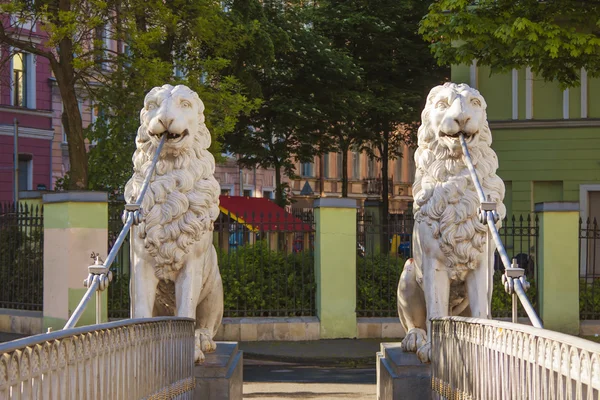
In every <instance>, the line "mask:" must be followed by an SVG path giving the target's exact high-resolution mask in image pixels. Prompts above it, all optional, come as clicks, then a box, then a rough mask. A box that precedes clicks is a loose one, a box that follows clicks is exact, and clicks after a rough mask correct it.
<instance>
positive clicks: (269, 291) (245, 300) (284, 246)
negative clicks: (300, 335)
mask: <svg viewBox="0 0 600 400" xmlns="http://www.w3.org/2000/svg"><path fill="white" fill-rule="evenodd" d="M214 237H215V240H214V244H215V246H216V248H217V253H218V259H219V269H220V271H221V277H222V279H223V289H224V293H225V294H224V297H225V313H224V315H225V316H226V317H271V316H273V317H277V316H279V317H284V316H313V315H316V311H315V293H316V283H315V272H314V220H313V218H312V213H302V214H296V215H292V214H290V213H283V212H282V213H281V214H254V213H248V214H244V215H233V214H231V213H221V214H220V215H219V218H218V219H217V221H216V222H215V232H214Z"/></svg>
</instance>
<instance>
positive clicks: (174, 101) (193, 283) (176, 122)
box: [125, 85, 223, 362]
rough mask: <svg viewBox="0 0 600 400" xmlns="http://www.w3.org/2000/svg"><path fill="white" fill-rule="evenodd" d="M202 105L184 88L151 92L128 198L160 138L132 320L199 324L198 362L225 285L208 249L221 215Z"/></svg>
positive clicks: (137, 256) (135, 238)
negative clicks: (176, 319)
mask: <svg viewBox="0 0 600 400" xmlns="http://www.w3.org/2000/svg"><path fill="white" fill-rule="evenodd" d="M203 112H204V104H203V103H202V101H201V100H200V98H199V97H198V95H197V94H196V93H195V92H193V91H192V90H190V89H189V88H188V87H187V86H183V85H178V86H175V87H173V86H171V85H164V86H162V87H155V88H154V89H152V90H151V91H150V92H149V93H148V94H147V95H146V98H145V99H144V108H142V110H141V111H140V124H141V125H140V127H139V129H138V132H137V137H136V147H137V149H136V151H135V153H134V154H133V171H134V172H133V176H132V177H131V179H130V180H129V182H127V185H126V187H125V199H126V201H127V202H129V203H134V202H135V201H136V199H137V197H138V195H139V194H140V191H141V188H142V184H143V181H144V178H145V176H146V171H147V170H148V168H149V167H150V165H151V162H152V158H153V157H154V154H155V152H156V149H157V145H158V144H159V142H160V139H161V137H162V135H163V134H166V135H167V141H166V142H165V145H164V147H163V149H162V152H161V154H160V158H159V160H158V163H157V165H156V171H155V175H154V177H153V178H152V180H151V181H150V186H149V188H148V191H147V192H146V195H145V198H144V200H143V202H142V215H143V221H142V222H141V223H140V224H139V225H137V226H134V227H133V233H132V268H133V276H132V282H131V298H132V302H133V316H132V317H133V318H148V317H153V316H166V315H167V316H168V315H175V316H178V317H187V318H193V319H195V320H196V344H195V361H196V362H202V361H204V352H211V351H214V350H215V349H216V344H215V342H214V341H213V337H214V335H215V334H216V332H217V329H218V328H219V325H220V324H221V320H222V318H223V284H222V282H221V275H220V273H219V266H218V264H217V253H216V251H215V248H214V246H213V244H212V240H213V229H214V225H213V224H214V221H215V220H216V219H217V217H218V215H219V194H220V187H219V183H218V182H217V181H216V179H215V178H214V172H215V159H214V157H213V156H212V154H210V153H209V152H208V150H207V149H208V147H209V146H210V143H211V137H210V132H209V131H208V129H207V128H206V125H205V124H204V113H203Z"/></svg>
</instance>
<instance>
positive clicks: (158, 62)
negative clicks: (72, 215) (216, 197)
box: [88, 0, 269, 192]
mask: <svg viewBox="0 0 600 400" xmlns="http://www.w3.org/2000/svg"><path fill="white" fill-rule="evenodd" d="M121 15H123V16H126V19H124V20H123V26H124V31H125V32H126V36H125V37H124V38H123V39H124V41H125V43H126V44H127V46H128V50H127V52H125V53H122V54H120V55H119V63H118V68H116V69H115V70H114V71H113V73H112V75H111V79H110V80H108V81H107V82H105V84H104V85H102V87H100V88H99V89H98V90H97V95H96V102H97V104H98V107H99V108H100V110H101V118H99V119H98V120H97V123H96V124H95V126H93V127H90V129H89V130H88V137H89V139H90V140H93V141H94V142H95V143H96V145H95V147H94V148H93V149H92V150H91V152H90V168H91V178H90V179H91V187H92V188H94V189H103V190H109V191H111V192H121V191H122V188H123V186H124V184H125V183H126V181H127V179H128V178H129V176H130V175H131V155H132V153H133V151H134V148H135V140H134V139H135V135H136V132H137V127H138V125H139V118H138V115H139V110H140V108H141V107H142V105H143V99H144V96H145V95H146V93H147V92H148V91H149V90H150V89H151V88H152V87H154V86H161V85H163V84H165V83H170V84H173V85H176V84H185V85H187V86H189V87H190V88H191V89H192V90H195V91H196V92H197V93H198V95H199V96H200V98H201V99H202V101H203V103H204V105H205V115H206V123H207V126H208V128H209V130H210V131H211V134H212V136H213V146H212V148H211V151H212V152H213V153H214V154H215V155H217V157H218V154H219V153H220V146H219V141H218V138H220V137H221V136H222V135H223V134H225V133H226V132H229V131H231V130H232V129H233V128H234V126H235V124H236V122H237V118H238V116H239V115H240V114H245V113H248V112H249V111H250V110H252V109H254V108H256V107H257V105H258V104H259V103H258V102H257V101H255V100H251V99H249V98H248V97H247V96H246V91H247V90H246V88H245V86H244V85H243V83H242V82H241V81H240V79H238V78H237V77H236V76H235V75H234V72H235V70H234V69H233V68H232V65H233V64H234V63H235V62H236V60H237V57H238V53H239V51H240V49H242V48H243V47H244V46H247V45H248V43H249V42H255V37H256V36H257V35H260V31H261V27H260V25H257V24H256V23H255V22H254V21H253V20H251V21H250V22H247V23H244V22H243V21H240V20H239V19H236V17H234V16H232V15H231V14H230V13H227V12H226V10H225V9H224V8H223V5H222V4H221V2H217V1H212V0H195V1H191V0H178V1H171V2H163V1H158V0H156V1H153V2H151V4H148V2H130V3H128V7H127V8H126V9H125V10H123V11H122V14H121ZM255 47H256V48H257V49H260V48H261V46H259V45H258V44H256V43H255ZM262 47H265V46H264V45H263V46H262ZM266 47H267V48H268V47H269V46H268V45H266ZM268 52H269V50H267V53H268Z"/></svg>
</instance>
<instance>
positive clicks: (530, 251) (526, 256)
mask: <svg viewBox="0 0 600 400" xmlns="http://www.w3.org/2000/svg"><path fill="white" fill-rule="evenodd" d="M499 233H500V238H501V239H502V243H504V247H505V249H506V253H507V254H508V257H509V258H510V260H511V261H512V260H513V259H516V261H517V264H518V266H519V267H520V268H523V269H524V270H525V276H526V277H527V281H528V282H529V283H530V285H531V287H530V288H529V290H527V297H528V298H529V302H530V303H531V305H532V306H533V307H534V309H535V310H536V311H537V312H538V313H539V310H538V306H537V305H538V290H537V276H538V237H539V218H538V216H537V215H535V216H531V214H527V215H526V216H523V215H519V216H518V217H517V216H514V215H513V216H511V217H507V218H505V219H504V221H502V228H500V230H499ZM502 274H504V265H503V264H502V261H501V260H500V256H499V254H498V252H496V253H495V258H494V291H493V295H492V316H493V317H495V318H499V317H502V318H508V317H511V316H512V300H511V296H510V295H509V294H508V293H506V291H505V290H504V286H503V285H502ZM518 304H519V317H526V316H527V314H526V313H525V310H524V309H523V308H522V307H521V303H520V302H518Z"/></svg>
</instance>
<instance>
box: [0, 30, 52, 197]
mask: <svg viewBox="0 0 600 400" xmlns="http://www.w3.org/2000/svg"><path fill="white" fill-rule="evenodd" d="M30 28H31V27H30ZM31 34H32V37H34V38H38V39H40V40H41V38H42V35H41V32H38V29H36V27H33V30H32V32H31ZM1 51H2V57H10V60H9V61H8V62H7V63H6V64H5V67H4V68H3V69H2V70H0V202H5V201H11V200H12V199H13V196H14V186H15V185H14V181H15V179H14V171H13V166H14V150H13V149H14V121H15V120H17V121H18V154H17V158H18V166H19V174H18V183H19V185H18V186H19V190H32V189H36V188H38V187H39V188H47V189H49V188H51V186H52V174H51V170H52V163H53V160H52V156H53V154H52V145H53V140H54V129H53V121H52V116H53V114H52V95H51V93H52V80H51V76H52V74H51V72H50V65H49V62H48V60H46V59H44V58H41V57H36V56H34V55H33V54H29V53H26V52H19V51H16V50H14V49H13V51H12V52H11V49H10V48H8V47H2V49H1ZM3 61H4V60H3Z"/></svg>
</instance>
